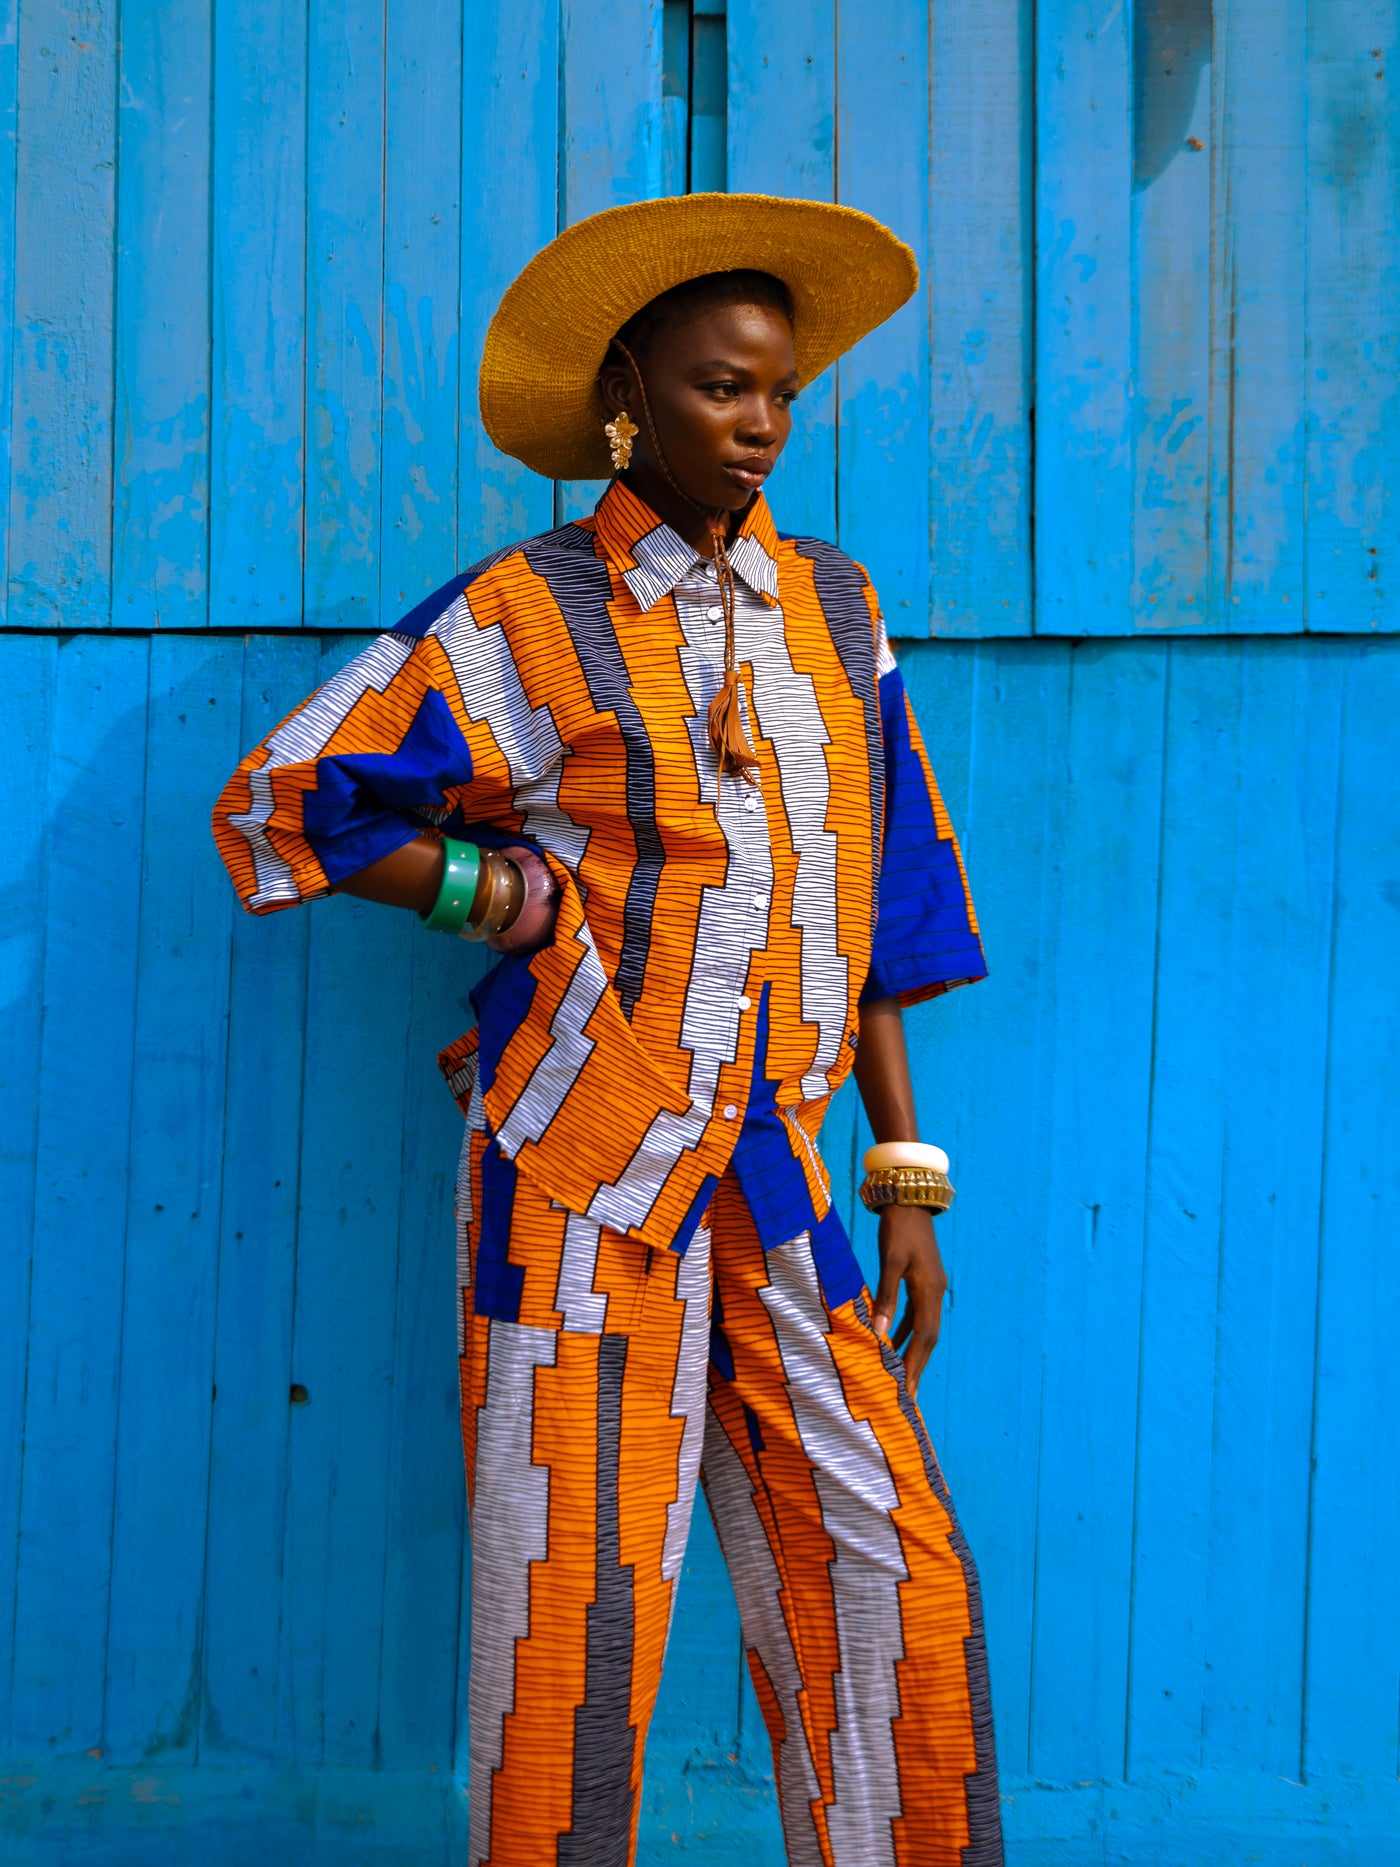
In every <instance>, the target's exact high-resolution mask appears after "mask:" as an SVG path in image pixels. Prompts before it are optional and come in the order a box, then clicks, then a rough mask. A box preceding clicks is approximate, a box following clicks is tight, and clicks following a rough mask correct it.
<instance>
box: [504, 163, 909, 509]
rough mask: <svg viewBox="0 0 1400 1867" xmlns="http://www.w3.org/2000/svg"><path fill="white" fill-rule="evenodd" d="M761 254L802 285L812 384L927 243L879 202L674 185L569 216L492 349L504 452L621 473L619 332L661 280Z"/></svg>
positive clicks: (896, 299) (801, 317) (799, 320)
mask: <svg viewBox="0 0 1400 1867" xmlns="http://www.w3.org/2000/svg"><path fill="white" fill-rule="evenodd" d="M738 267H745V268H747V267H752V268H753V269H754V270H756V271H759V272H771V273H773V274H774V275H775V277H777V278H779V279H781V280H782V282H783V284H784V285H786V286H787V288H788V290H789V292H791V294H792V306H793V349H794V352H795V354H796V359H797V373H798V378H799V380H800V381H801V382H802V383H803V384H806V383H809V382H811V380H812V379H813V377H815V376H819V375H820V374H821V372H822V371H823V370H824V369H825V368H826V367H827V365H828V364H830V363H834V362H835V361H836V359H837V357H839V356H840V355H841V354H842V353H843V352H844V351H847V350H849V349H850V347H851V345H852V344H854V343H858V342H859V340H860V339H861V338H862V337H864V336H865V335H866V333H867V332H868V331H873V330H874V329H875V326H876V325H877V324H883V323H884V321H885V319H886V318H887V317H889V315H890V314H891V312H893V311H897V310H898V309H899V307H900V306H901V305H902V304H903V303H904V302H905V300H906V299H908V298H911V297H912V296H913V294H914V290H915V287H916V286H917V285H918V283H919V268H918V266H917V265H916V264H915V261H914V255H913V254H912V253H911V252H910V250H909V248H908V247H907V246H906V245H905V244H904V242H903V241H902V240H899V239H896V238H895V236H894V234H892V233H891V232H890V230H889V228H888V227H884V226H882V225H881V224H880V222H879V221H878V220H874V219H872V218H871V216H870V215H869V214H861V213H858V212H857V211H856V210H855V209H854V208H850V207H833V206H832V205H830V204H829V203H828V202H825V201H790V200H784V199H782V198H780V197H778V196H775V195H764V194H689V195H671V196H668V197H666V198H665V199H663V200H660V201H638V202H636V203H635V204H633V205H632V206H630V207H612V208H608V209H607V210H606V211H605V212H604V213H602V214H594V215H593V216H592V217H591V218H590V219H588V220H583V221H579V222H578V224H577V225H576V226H573V227H570V228H568V229H567V230H566V231H565V232H564V233H561V234H560V235H559V237H558V238H557V239H556V240H551V241H550V243H549V245H548V246H547V247H545V248H544V249H543V250H542V251H541V252H539V253H536V255H535V257H534V258H533V259H532V260H531V261H530V263H529V265H528V266H526V268H525V270H524V271H523V272H522V273H521V274H520V276H519V278H518V279H517V280H516V281H515V283H514V284H513V285H512V286H510V287H509V289H508V290H507V292H506V295H505V297H504V298H503V299H502V300H501V303H500V307H499V309H498V310H497V312H496V315H495V317H494V318H493V319H492V320H491V328H490V330H489V331H488V332H487V333H486V348H485V351H484V352H483V354H482V359H481V419H482V420H483V421H484V422H485V424H486V432H487V433H488V434H489V435H490V437H491V439H492V440H493V441H494V442H495V443H496V445H497V447H499V448H500V449H501V450H502V452H503V453H507V454H513V455H514V456H515V457H516V459H517V460H523V461H524V462H525V464H526V466H527V467H533V468H534V470H535V472H536V473H542V474H544V475H545V476H546V477H547V478H549V479H555V480H601V479H606V478H607V477H608V475H609V474H610V473H611V472H612V467H611V464H610V462H609V458H608V444H607V440H606V437H605V436H604V434H603V423H604V421H606V419H607V414H606V411H605V410H604V408H603V404H602V401H601V398H600V397H599V394H598V386H597V376H598V370H599V367H600V365H601V364H602V361H603V358H604V356H605V355H606V353H607V348H608V343H609V340H610V339H611V338H612V337H613V336H614V334H615V333H616V332H617V331H618V330H620V329H621V327H622V326H623V325H624V324H625V323H626V322H627V320H628V318H630V317H631V316H632V314H633V312H635V311H640V310H641V308H642V306H643V305H645V304H649V303H650V302H651V300H652V299H653V298H655V297H656V296H657V295H658V293H661V292H664V291H667V290H669V288H670V287H671V286H673V285H679V284H681V283H682V281H683V280H685V279H694V278H698V277H700V275H701V274H702V273H706V272H728V271H729V270H731V269H732V268H738Z"/></svg>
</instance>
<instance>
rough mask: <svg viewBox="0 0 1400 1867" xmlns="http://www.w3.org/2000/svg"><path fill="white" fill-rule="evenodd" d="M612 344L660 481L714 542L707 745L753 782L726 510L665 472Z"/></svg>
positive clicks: (650, 426) (725, 765)
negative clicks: (720, 670)
mask: <svg viewBox="0 0 1400 1867" xmlns="http://www.w3.org/2000/svg"><path fill="white" fill-rule="evenodd" d="M613 343H614V344H615V345H616V346H617V348H618V349H619V350H620V351H621V352H622V354H623V356H624V357H626V359H627V362H628V364H629V365H630V367H631V370H632V374H633V375H634V376H635V377H636V379H637V389H638V392H639V394H640V395H641V398H642V416H643V419H644V420H645V422H646V425H647V434H648V436H649V438H650V440H651V447H652V452H653V453H654V454H655V456H656V464H657V465H658V466H659V467H660V469H661V471H662V473H663V474H664V475H665V478H666V483H667V485H668V486H669V487H670V488H671V490H672V492H674V493H676V494H677V495H678V496H679V497H680V498H681V499H683V500H684V501H685V503H686V504H687V505H688V506H690V507H692V508H693V509H694V510H695V511H696V512H698V513H699V514H700V516H701V518H703V519H704V521H705V524H706V526H707V527H708V529H709V533H710V538H711V540H712V542H713V544H714V566H715V578H716V581H717V582H718V584H719V600H720V604H721V606H722V607H723V610H724V680H723V682H722V684H721V686H720V690H719V692H718V693H717V694H716V695H715V697H714V699H713V700H712V701H711V702H710V711H709V715H708V718H707V721H706V726H707V729H708V731H709V736H710V744H711V745H712V746H713V747H714V750H715V756H716V757H717V758H718V759H719V768H720V770H721V771H722V772H729V773H731V774H732V775H733V776H735V777H740V778H743V780H744V781H745V783H746V784H756V783H757V782H758V779H757V776H756V773H757V771H758V755H757V754H756V753H755V751H754V749H753V747H752V746H751V745H750V743H749V738H748V734H747V733H746V732H745V730H744V690H743V686H742V683H741V682H740V680H739V671H738V667H737V664H736V660H735V647H734V569H733V566H732V565H731V564H730V562H729V552H728V551H727V550H726V548H725V542H724V531H725V520H726V518H727V516H728V515H727V514H726V512H725V511H724V509H723V508H722V507H718V506H702V505H701V504H700V502H699V500H698V499H692V498H691V496H690V494H689V493H688V492H687V491H686V490H685V488H684V487H683V486H682V485H681V483H680V481H679V480H678V479H677V478H676V476H675V474H674V473H672V471H671V465H670V462H669V461H668V460H667V458H666V455H665V451H664V450H663V448H662V446H661V441H660V439H659V437H658V435H657V432H656V423H655V422H654V421H653V420H652V415H651V403H650V402H649V401H648V399H647V386H646V384H645V383H644V382H643V380H642V372H641V369H640V367H639V366H638V363H637V359H636V358H635V357H634V356H633V355H632V352H631V351H630V350H629V349H628V348H627V346H626V344H624V343H623V342H622V341H621V340H620V339H619V338H616V337H614V338H613Z"/></svg>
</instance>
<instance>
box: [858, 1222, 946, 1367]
mask: <svg viewBox="0 0 1400 1867" xmlns="http://www.w3.org/2000/svg"><path fill="white" fill-rule="evenodd" d="M901 1284H903V1285H904V1288H905V1291H906V1293H907V1299H908V1300H907V1301H906V1303H905V1306H904V1315H903V1317H902V1319H901V1321H900V1324H899V1328H898V1329H897V1330H896V1331H895V1333H894V1335H893V1336H892V1337H891V1340H892V1342H893V1344H894V1346H895V1348H897V1349H902V1350H903V1353H904V1379H905V1384H906V1385H907V1387H908V1389H909V1392H910V1393H911V1394H917V1393H918V1391H919V1376H920V1375H921V1374H922V1373H923V1371H924V1369H925V1368H926V1367H927V1365H928V1358H929V1356H930V1355H931V1354H932V1353H933V1351H934V1348H935V1346H936V1345H937V1342H938V1330H939V1325H940V1323H941V1322H942V1320H943V1295H944V1292H945V1291H946V1290H947V1288H948V1273H947V1272H946V1271H945V1270H944V1268H943V1258H942V1254H941V1253H940V1251H939V1249H938V1240H937V1239H936V1238H935V1237H934V1235H933V1219H932V1217H931V1216H930V1215H929V1214H928V1213H927V1212H925V1211H924V1209H923V1208H922V1207H921V1206H886V1207H885V1209H884V1211H883V1212H882V1213H881V1214H880V1288H879V1289H878V1290H877V1291H876V1292H875V1313H874V1318H873V1320H874V1325H875V1330H876V1333H877V1334H879V1335H885V1334H888V1332H889V1327H890V1324H891V1323H892V1322H893V1321H894V1312H895V1305H896V1304H897V1302H898V1301H899V1286H900V1285H901Z"/></svg>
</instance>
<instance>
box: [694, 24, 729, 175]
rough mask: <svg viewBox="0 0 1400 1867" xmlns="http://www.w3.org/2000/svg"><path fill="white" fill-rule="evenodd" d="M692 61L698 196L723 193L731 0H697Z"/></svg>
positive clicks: (726, 137)
mask: <svg viewBox="0 0 1400 1867" xmlns="http://www.w3.org/2000/svg"><path fill="white" fill-rule="evenodd" d="M691 10H692V15H693V19H692V29H691V60H690V178H689V186H690V192H691V193H692V194H723V193H724V185H725V168H726V151H727V144H728V120H729V52H728V40H727V35H726V31H725V17H724V15H725V0H695V5H694V7H693V8H692V9H691Z"/></svg>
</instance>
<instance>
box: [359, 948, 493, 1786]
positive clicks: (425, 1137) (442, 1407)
mask: <svg viewBox="0 0 1400 1867" xmlns="http://www.w3.org/2000/svg"><path fill="white" fill-rule="evenodd" d="M399 919H400V926H399V927H398V928H397V929H395V932H396V933H397V934H398V936H399V938H400V939H401V940H402V941H403V943H404V947H405V951H404V958H403V964H404V965H405V967H406V968H407V970H408V971H409V973H410V974H411V983H412V1012H411V1017H410V1020H409V1024H408V1029H407V1031H406V1033H405V1038H404V1052H405V1056H406V1058H407V1068H406V1077H405V1081H406V1092H405V1101H404V1118H403V1136H402V1140H403V1168H402V1182H401V1191H400V1201H399V1224H398V1230H399V1240H400V1247H399V1254H398V1288H397V1292H396V1296H395V1313H396V1316H397V1330H396V1334H395V1340H394V1371H393V1395H392V1417H391V1421H390V1443H389V1479H388V1482H389V1524H390V1537H389V1549H388V1561H387V1568H386V1573H385V1585H384V1632H383V1685H382V1689H381V1695H380V1706H379V1742H380V1746H381V1755H382V1760H383V1763H384V1765H385V1767H386V1768H389V1769H393V1768H394V1767H395V1766H397V1767H400V1768H421V1767H422V1766H423V1764H424V1763H425V1762H432V1763H435V1764H437V1765H439V1766H440V1767H446V1766H447V1765H448V1764H450V1762H451V1759H452V1730H453V1722H454V1716H455V1711H454V1705H455V1698H456V1692H457V1655H458V1644H459V1643H458V1639H457V1637H456V1636H457V1634H458V1631H459V1630H458V1626H457V1617H458V1601H459V1595H458V1582H459V1578H460V1575H461V1569H462V1543H463V1529H464V1526H463V1520H464V1517H465V1514H466V1512H465V1506H466V1483H465V1474H464V1472H463V1467H462V1439H461V1425H460V1415H459V1411H458V1396H457V1347H456V1344H457V1266H456V1235H455V1230H454V1225H453V1214H452V1200H453V1190H454V1185H455V1181H456V1173H457V1156H458V1153H459V1151H460V1148H461V1144H462V1117H461V1114H460V1113H459V1111H458V1108H457V1105H456V1103H455V1102H454V1101H453V1100H452V1098H451V1096H450V1095H449V1094H448V1093H447V1085H446V1084H445V1083H444V1082H443V1080H442V1076H441V1074H440V1072H439V1071H438V1068H437V1064H436V1057H437V1053H438V1051H439V1050H441V1048H442V1047H443V1045H444V1044H445V1043H448V1042H450V1041H451V1040H452V1038H454V1037H456V1036H458V1035H459V1033H460V1032H462V1031H465V1030H468V1029H470V1027H471V1026H472V1025H473V1024H474V1023H475V1022H476V1014H475V1013H474V1011H473V1010H472V1007H471V1000H470V998H469V997H468V993H469V992H470V990H471V988H472V986H473V985H474V984H475V982H476V980H477V979H478V978H479V977H480V976H481V975H482V974H483V973H484V972H485V971H486V969H487V961H488V960H492V959H493V957H494V956H492V955H490V954H481V955H478V954H474V953H472V952H471V951H470V950H469V949H467V948H465V947H463V945H462V942H461V941H452V940H430V939H423V938H421V937H419V930H418V928H417V926H416V924H415V923H414V922H413V920H412V918H411V917H405V916H400V917H399Z"/></svg>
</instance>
